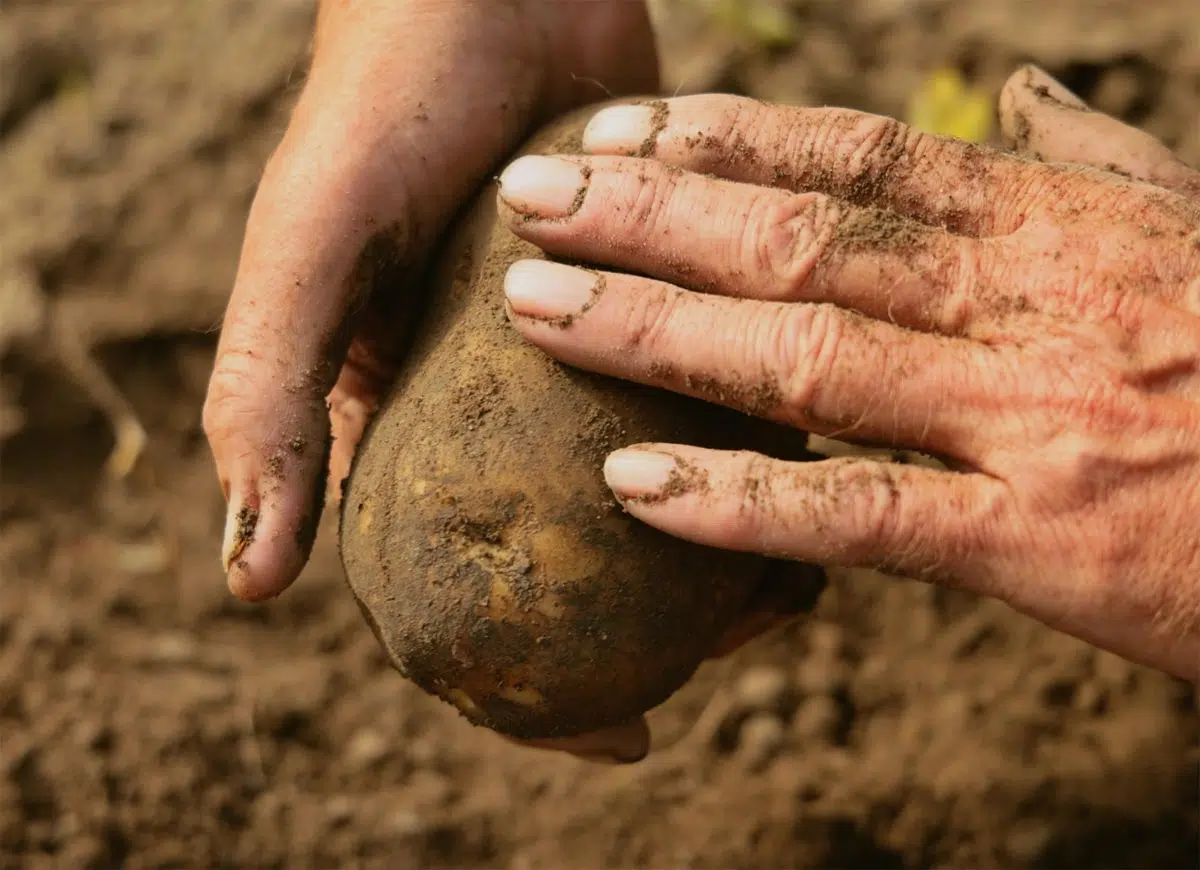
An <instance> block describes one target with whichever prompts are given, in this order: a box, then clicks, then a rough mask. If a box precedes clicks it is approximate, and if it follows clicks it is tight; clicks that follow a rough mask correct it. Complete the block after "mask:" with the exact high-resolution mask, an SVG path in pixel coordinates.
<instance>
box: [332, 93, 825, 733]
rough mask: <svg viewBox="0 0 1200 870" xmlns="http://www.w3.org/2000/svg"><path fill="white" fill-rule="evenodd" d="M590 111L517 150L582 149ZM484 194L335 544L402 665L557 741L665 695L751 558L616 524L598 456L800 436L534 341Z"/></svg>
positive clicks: (714, 628)
mask: <svg viewBox="0 0 1200 870" xmlns="http://www.w3.org/2000/svg"><path fill="white" fill-rule="evenodd" d="M596 108H597V107H596V106H593V107H590V108H588V109H584V110H581V111H578V112H575V113H572V114H570V115H567V116H566V117H564V118H562V119H560V120H558V121H557V122H555V123H553V124H551V125H549V126H548V127H547V128H546V129H544V130H543V131H542V132H540V133H539V134H538V135H536V136H534V137H533V138H532V139H531V140H530V141H529V142H528V144H527V145H526V146H525V148H523V149H522V150H521V152H520V153H521V154H529V153H578V151H579V147H578V143H579V139H580V135H581V133H582V130H583V127H584V125H585V124H586V122H587V120H588V119H589V118H590V117H591V115H592V113H593V112H594V111H595V110H596ZM495 195H496V192H495V188H494V187H493V186H489V187H488V188H487V189H486V190H484V191H483V193H482V194H481V195H480V198H479V200H478V202H477V203H476V204H475V205H474V206H473V207H471V208H470V209H469V211H468V212H466V213H465V215H464V217H463V219H462V221H461V222H460V224H459V226H458V227H457V228H455V230H454V231H453V232H452V233H450V235H449V236H448V237H447V238H448V239H449V242H448V244H447V246H446V248H445V249H444V250H443V252H442V254H441V256H440V257H439V259H438V261H437V263H436V265H435V268H434V271H433V272H432V275H431V280H430V283H429V286H428V288H427V292H428V298H429V307H428V309H427V310H426V311H425V313H424V316H423V320H422V322H421V324H420V327H419V330H418V334H417V336H416V340H415V346H414V347H413V350H412V352H411V355H410V356H409V358H408V360H407V362H406V365H405V368H404V369H403V371H402V372H401V374H400V377H399V379H398V380H397V382H396V384H395V386H394V388H393V390H392V392H391V394H390V395H389V397H388V398H387V399H386V401H385V403H384V405H383V407H382V408H381V409H380V411H379V413H378V414H377V415H376V417H375V419H374V421H373V423H372V425H371V426H370V428H369V430H368V432H367V434H366V436H365V438H364V440H363V443H362V445H361V447H360V450H359V452H358V455H357V457H356V460H355V464H354V468H353V470H352V472H351V476H350V478H349V480H348V481H347V484H346V488H345V490H344V495H343V500H342V515H341V530H340V533H341V548H342V559H343V564H344V566H345V570H346V576H347V579H348V582H349V585H350V588H351V590H352V591H353V593H354V595H355V597H356V599H357V600H358V603H359V605H360V607H361V609H362V612H363V614H364V616H365V618H366V620H367V622H368V623H369V624H370V625H371V627H372V630H373V631H374V632H375V634H376V636H377V638H378V639H379V641H380V643H381V644H382V645H383V647H384V648H385V650H386V651H387V654H388V656H389V657H390V659H391V661H392V662H393V664H394V665H395V666H396V667H397V669H399V670H400V672H401V673H402V674H404V675H405V676H407V677H408V678H409V679H411V680H413V681H414V682H416V683H417V684H418V685H420V686H421V687H422V688H423V689H425V690H426V691H427V692H430V693H432V694H434V695H437V696H439V697H441V698H443V699H444V700H446V701H448V702H449V703H451V704H453V705H454V706H455V707H456V708H457V709H458V710H459V711H460V712H461V713H462V714H463V715H465V716H466V717H467V718H468V719H469V720H470V721H472V722H474V723H476V724H479V725H483V726H486V727H488V728H491V729H493V730H495V731H498V732H500V733H502V734H505V735H508V736H511V737H517V738H539V737H556V736H568V735H575V734H580V733H586V732H588V731H592V730H596V729H599V728H602V727H605V726H609V725H614V724H618V723H620V722H623V721H626V720H628V719H629V718H631V717H633V716H635V715H637V714H639V713H642V712H644V711H646V710H649V709H650V708H652V707H654V706H656V705H658V704H659V703H661V702H662V701H664V700H666V699H667V698H668V697H669V696H670V695H671V694H672V693H673V692H674V691H675V690H676V689H678V688H679V687H680V686H682V685H683V684H684V683H685V682H686V681H687V680H688V678H689V677H690V676H691V675H692V673H693V672H694V671H695V669H696V667H697V666H698V665H699V664H700V663H701V662H702V661H703V659H704V658H705V657H706V655H707V653H709V651H710V650H711V648H712V645H713V643H714V642H715V640H716V639H717V638H718V637H719V636H720V635H721V634H722V633H723V632H724V630H725V629H726V628H727V627H728V626H729V624H730V623H731V621H732V619H733V618H734V617H735V616H736V615H737V613H738V612H739V610H740V608H742V607H743V605H744V604H745V602H746V600H747V598H748V596H749V594H750V593H751V592H752V590H753V588H754V585H755V582H756V580H757V578H758V576H760V573H761V572H762V571H763V569H764V567H765V564H766V560H765V559H762V558H760V557H758V556H754V555H749V554H739V553H730V552H722V551H717V550H713V549H710V548H705V547H700V546H697V545H694V544H690V543H686V542H683V541H680V540H677V539H674V538H671V537H669V536H667V535H665V534H663V533H661V532H658V531H657V530H655V529H652V528H650V527H649V526H646V525H645V524H643V523H640V522H638V521H636V520H634V519H633V518H631V517H629V516H628V515H627V514H625V513H624V511H623V510H622V509H621V507H620V506H619V505H618V504H617V503H616V501H615V500H614V499H613V497H612V494H611V492H610V491H609V489H608V487H607V486H606V485H605V483H604V479H603V473H602V467H603V462H604V457H605V456H606V454H607V453H608V452H609V451H611V450H614V449H616V448H619V447H621V446H624V445H627V444H631V443H637V442H643V441H673V442H684V443H693V444H702V445H705V446H711V447H718V448H727V449H737V448H752V449H759V450H763V451H764V452H774V453H775V455H782V453H783V452H788V453H790V454H791V455H792V457H797V456H799V455H801V454H803V447H802V445H803V444H804V438H803V436H802V435H800V434H798V433H795V432H790V431H786V430H784V429H783V428H782V427H775V426H770V425H769V424H764V423H762V422H761V421H757V420H754V419H752V418H750V417H748V416H745V415H742V414H739V413H737V412H733V411H729V410H726V409H723V408H719V407H717V406H715V405H710V404H707V403H704V402H700V401H697V400H693V399H688V398H685V397H681V396H678V395H674V394H671V393H667V392H665V391H661V390H657V389H650V388H646V387H641V386H638V385H634V384H628V383H624V382H620V381H617V380H614V379H609V378H605V377H601V376H597V375H593V374H590V373H585V372H581V371H577V370H573V369H570V368H568V367H566V366H564V365H562V364H560V363H558V362H556V361H554V360H552V359H550V358H549V357H547V356H546V355H545V354H544V353H543V352H541V351H540V350H538V349H537V348H536V347H534V346H532V345H530V344H528V343H527V342H526V341H525V340H524V339H523V338H522V337H521V335H520V334H519V333H518V332H517V331H516V329H514V328H513V327H512V326H511V324H510V323H509V322H508V320H507V317H506V314H505V310H504V294H503V281H504V275H505V272H506V271H507V269H508V266H509V265H510V264H511V263H513V262H514V261H516V260H518V259H521V258H525V257H540V256H542V255H541V252H540V251H538V249H536V248H534V247H533V246H532V245H529V244H527V243H525V242H522V241H520V240H519V239H517V237H516V236H514V235H513V234H512V233H511V232H509V231H508V230H507V229H505V228H504V227H503V226H501V225H500V223H499V222H498V220H497V206H496V199H495ZM781 439H782V440H781ZM769 444H773V445H774V446H775V447H776V449H775V450H773V451H771V450H768V449H767V447H768V445H769Z"/></svg>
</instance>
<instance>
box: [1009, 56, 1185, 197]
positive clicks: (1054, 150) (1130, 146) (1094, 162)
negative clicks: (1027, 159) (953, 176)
mask: <svg viewBox="0 0 1200 870" xmlns="http://www.w3.org/2000/svg"><path fill="white" fill-rule="evenodd" d="M1000 129H1001V132H1002V134H1003V135H1004V138H1005V141H1006V143H1007V144H1008V146H1009V147H1010V148H1012V149H1013V150H1015V151H1017V152H1020V153H1024V154H1028V155H1030V156H1033V157H1036V158H1038V159H1040V160H1045V161H1047V162H1050V163H1075V164H1081V165H1085V166H1092V167H1095V168H1097V169H1104V170H1107V171H1109V172H1117V173H1120V174H1122V175H1128V176H1130V177H1131V178H1134V179H1136V180H1138V181H1145V182H1149V183H1151V184H1156V185H1158V186H1160V187H1164V188H1167V189H1168V190H1173V191H1175V192H1176V193H1181V194H1183V195H1185V196H1188V197H1192V198H1197V199H1200V173H1197V172H1196V170H1194V169H1192V168H1191V167H1189V166H1187V165H1186V164H1185V163H1183V162H1182V161H1181V160H1179V159H1178V158H1177V157H1176V156H1175V154H1174V153H1173V152H1172V151H1171V150H1170V149H1169V148H1167V146H1166V145H1164V144H1163V143H1162V142H1160V141H1159V140H1158V139H1156V138H1154V137H1153V136H1151V135H1150V134H1149V133H1146V132H1145V131H1144V130H1139V129H1137V128H1136V127H1130V126H1129V125H1127V124H1123V123H1122V122H1121V121H1118V120H1117V119H1116V118H1113V117H1111V116H1109V115H1105V114H1102V113H1100V112H1095V111H1092V110H1091V109H1089V108H1088V106H1087V105H1086V104H1085V103H1084V102H1083V100H1081V99H1080V98H1079V97H1078V96H1076V95H1075V94H1073V93H1071V92H1070V91H1069V90H1067V88H1065V87H1064V86H1063V85H1062V84H1061V83H1060V82H1058V81H1056V80H1055V79H1054V78H1052V77H1051V76H1050V75H1049V74H1048V73H1046V72H1045V71H1044V70H1042V69H1039V68H1038V67H1036V66H1032V65H1030V66H1025V67H1022V68H1021V69H1019V70H1017V72H1015V73H1014V74H1013V75H1012V76H1010V77H1009V79H1008V81H1007V82H1006V83H1005V85H1004V88H1003V89H1002V90H1001V93H1000Z"/></svg>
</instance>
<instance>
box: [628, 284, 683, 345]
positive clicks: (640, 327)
mask: <svg viewBox="0 0 1200 870" xmlns="http://www.w3.org/2000/svg"><path fill="white" fill-rule="evenodd" d="M682 297H683V291H680V290H677V289H675V288H674V287H669V286H667V285H662V284H656V285H653V286H652V287H650V288H648V289H647V290H646V291H645V292H642V293H639V294H637V295H636V296H635V297H634V299H633V303H632V304H631V305H629V306H628V308H627V309H626V312H625V323H624V324H623V334H624V335H625V348H626V349H627V350H632V351H637V352H639V353H641V354H642V355H644V356H648V357H650V358H651V359H654V358H655V356H656V354H657V353H658V352H659V351H660V349H661V348H663V347H664V346H667V345H669V344H670V341H669V335H670V332H671V326H672V323H673V321H674V319H675V316H676V312H677V311H678V308H679V304H680V300H681V299H682Z"/></svg>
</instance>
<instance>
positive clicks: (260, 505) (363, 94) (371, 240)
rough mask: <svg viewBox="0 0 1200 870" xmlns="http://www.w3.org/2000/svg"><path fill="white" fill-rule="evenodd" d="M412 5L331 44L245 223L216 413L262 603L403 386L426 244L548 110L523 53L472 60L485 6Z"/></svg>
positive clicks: (238, 536) (222, 468) (243, 577)
mask: <svg viewBox="0 0 1200 870" xmlns="http://www.w3.org/2000/svg"><path fill="white" fill-rule="evenodd" d="M397 9H398V11H396V12H395V13H394V14H395V15H396V16H398V17H397V19H396V21H393V22H392V23H391V24H390V25H389V27H388V28H383V27H381V25H380V24H379V23H378V22H377V21H373V20H372V19H370V17H369V16H368V17H367V18H364V19H363V21H364V22H365V23H364V24H363V25H362V26H361V27H359V28H358V29H357V30H356V31H354V32H349V31H348V30H344V31H343V32H342V33H341V34H339V36H340V39H339V40H329V41H328V42H327V43H326V45H327V46H329V47H328V48H327V49H326V54H325V56H324V59H323V60H322V62H321V63H320V64H316V63H314V68H313V72H312V75H311V76H310V79H309V82H308V84H307V85H306V88H305V91H304V93H303V94H302V96H301V99H300V101H299V103H298V105H297V107H296V111H295V113H294V115H293V117H292V121H291V123H290V125H289V128H288V131H287V133H286V134H285V136H284V139H283V142H282V143H281V144H280V146H279V149H278V150H277V152H276V154H275V155H274V156H273V157H272V159H271V161H270V163H269V165H268V166H267V169H266V171H265V173H264V175H263V178H262V181H261V183H260V186H259V189H258V192H257V195H256V197H255V200H254V203H253V206H252V208H251V211H250V215H249V219H248V222H247V226H246V235H245V241H244V245H243V250H242V257H241V261H240V263H239V265H238V272H237V277H236V280H235V283H234V288H233V292H232V294H231V297H230V301H229V306H228V309H227V311H226V315H225V321H224V324H223V328H222V333H221V338H220V342H219V345H218V348H217V357H216V361H215V364H214V369H213V374H212V377H211V380H210V383H209V390H208V395H207V398H206V401H205V408H204V426H205V431H206V433H207V435H208V439H209V444H210V446H211V448H212V452H213V456H214V459H215V460H216V465H217V473H218V477H219V479H220V482H221V485H222V488H223V490H224V492H225V495H226V498H227V500H228V519H227V521H226V531H225V540H224V545H223V562H224V564H225V567H226V570H227V572H228V582H229V586H230V589H231V591H232V592H233V593H234V594H235V595H237V596H238V597H240V598H243V599H246V600H262V599H265V598H269V597H272V596H274V595H277V594H279V593H280V592H282V591H283V590H284V589H286V588H287V587H288V586H289V585H290V584H291V583H292V582H293V581H294V580H295V578H296V577H297V575H298V574H299V573H300V571H301V569H302V568H303V566H304V564H305V562H306V561H307V559H308V556H309V553H310V550H311V547H312V543H313V538H314V535H315V530H316V527H317V523H318V520H319V518H320V514H321V509H322V506H323V504H324V491H325V481H326V478H327V475H328V469H329V461H330V457H331V455H332V458H333V460H334V462H333V465H334V466H335V468H340V469H343V470H344V469H345V468H346V467H347V465H348V462H349V456H350V454H351V452H352V451H353V448H354V442H355V441H356V440H357V436H358V435H359V434H361V431H362V428H363V425H364V424H365V420H366V417H367V416H368V415H369V414H370V412H371V411H372V410H373V408H374V405H375V402H376V400H377V399H378V396H379V394H380V392H381V390H382V389H383V388H384V387H385V386H386V384H387V383H388V382H389V381H390V376H391V374H392V373H393V372H394V368H395V361H396V360H397V359H398V357H399V354H400V352H401V351H402V347H401V341H400V337H401V336H402V334H403V333H404V331H405V320H406V319H407V315H408V312H411V311H413V310H414V308H415V307H416V304H415V303H416V301H417V300H416V299H414V298H413V291H414V288H415V287H416V286H418V282H417V281H416V280H414V278H415V277H416V276H417V275H418V274H419V272H418V270H419V269H420V268H421V265H422V261H423V259H424V255H425V253H426V251H427V248H428V247H429V245H430V244H431V243H432V242H433V240H435V239H436V238H437V236H438V235H439V234H440V233H441V231H442V230H443V229H444V227H445V225H446V224H447V223H448V222H449V220H450V219H451V218H452V216H453V213H454V210H455V209H456V208H457V207H458V206H459V205H460V204H461V202H462V201H463V200H464V199H466V198H467V197H468V196H469V195H470V193H471V192H472V190H474V189H475V188H476V187H477V186H478V184H479V183H480V182H481V181H482V179H483V178H484V177H485V176H486V173H487V172H488V171H489V170H490V169H491V168H492V165H493V164H494V163H495V161H496V160H498V159H499V158H500V157H501V156H503V154H504V153H505V152H506V151H507V150H509V149H510V148H511V147H512V146H513V145H514V144H515V140H516V139H517V138H518V136H519V134H520V133H521V131H522V130H523V128H524V126H525V125H526V124H527V123H528V121H529V119H530V117H531V115H532V113H533V111H534V109H535V108H536V106H535V105H534V102H535V99H536V96H537V95H536V90H535V88H533V87H532V86H529V87H523V88H520V89H515V88H512V87H504V86H503V83H504V82H522V81H525V80H526V79H529V78H530V76H531V73H530V72H529V71H528V70H521V69H516V68H515V66H514V65H516V64H519V63H520V62H521V61H522V59H521V58H520V57H515V58H509V57H506V58H505V59H504V60H503V64H507V65H508V66H513V69H508V68H507V67H505V66H504V65H503V64H501V65H500V66H499V67H498V66H497V64H496V63H490V64H489V63H483V64H480V63H466V60H469V59H472V58H474V59H478V57H479V56H480V54H481V49H480V46H479V45H476V44H475V43H476V42H478V41H479V40H482V39H484V38H485V37H486V38H488V39H492V38H494V34H488V33H487V32H485V31H484V30H483V29H482V28H480V27H475V26H470V27H468V26H466V24H464V22H463V21H461V20H460V19H461V18H462V16H463V15H465V14H466V12H469V11H471V10H472V9H474V7H473V6H471V5H470V4H468V5H467V6H462V7H460V6H458V5H457V4H433V5H430V6H429V7H428V10H431V11H426V12H424V13H422V14H421V15H416V14H415V13H409V12H407V11H406V7H404V6H400V7H397ZM347 14H349V13H347ZM468 23H469V22H468ZM356 26H357V25H356ZM385 31H386V32H385ZM409 31H413V32H409ZM435 31H436V32H435ZM380 33H384V36H386V38H382V37H381V36H380V35H379V34H380ZM443 37H444V38H443ZM397 42H399V43H400V44H405V45H408V46H410V48H409V49H407V50H406V51H404V52H396V51H395V50H394V47H395V45H396V44H397ZM441 80H444V81H446V82H450V81H453V91H452V93H451V94H450V95H449V98H447V99H444V100H441V101H439V103H438V106H437V109H436V111H435V110H434V109H433V107H427V106H426V104H425V103H424V102H423V100H427V99H428V98H429V95H430V94H432V93H434V92H435V90H436V88H437V83H438V81H441ZM497 80H499V84H498V83H497ZM514 90H520V93H519V94H515V93H514ZM335 385H336V386H335ZM328 403H332V405H333V408H334V414H333V420H334V423H335V427H336V431H335V432H334V433H332V434H334V435H336V436H337V437H336V440H335V442H334V443H332V444H331V428H330V409H329V404H328Z"/></svg>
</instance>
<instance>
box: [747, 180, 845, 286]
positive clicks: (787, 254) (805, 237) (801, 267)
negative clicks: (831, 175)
mask: <svg viewBox="0 0 1200 870" xmlns="http://www.w3.org/2000/svg"><path fill="white" fill-rule="evenodd" d="M759 203H760V204H759V207H758V214H757V215H756V216H754V217H752V218H751V220H749V221H747V224H746V238H745V239H744V241H743V245H744V248H745V251H746V253H745V254H744V255H743V260H748V261H749V262H750V264H751V269H753V271H754V273H755V274H757V275H759V276H762V277H763V278H764V279H765V280H767V281H769V282H771V283H772V284H773V285H775V287H776V288H777V294H773V295H777V296H778V298H782V299H786V300H795V299H800V298H802V297H803V293H804V288H805V285H806V284H807V283H808V281H809V279H810V278H811V276H812V274H813V271H814V269H815V267H816V265H817V263H818V261H819V260H820V259H821V256H822V254H823V253H824V252H825V251H826V250H827V249H828V248H829V245H830V242H831V240H832V237H833V228H834V227H835V226H836V224H837V220H838V217H839V209H838V207H837V206H836V204H835V203H833V202H832V201H831V200H830V199H829V198H828V197H825V196H822V195H821V194H816V193H805V194H794V195H785V196H778V195H767V196H763V197H761V198H760V200H759Z"/></svg>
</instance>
